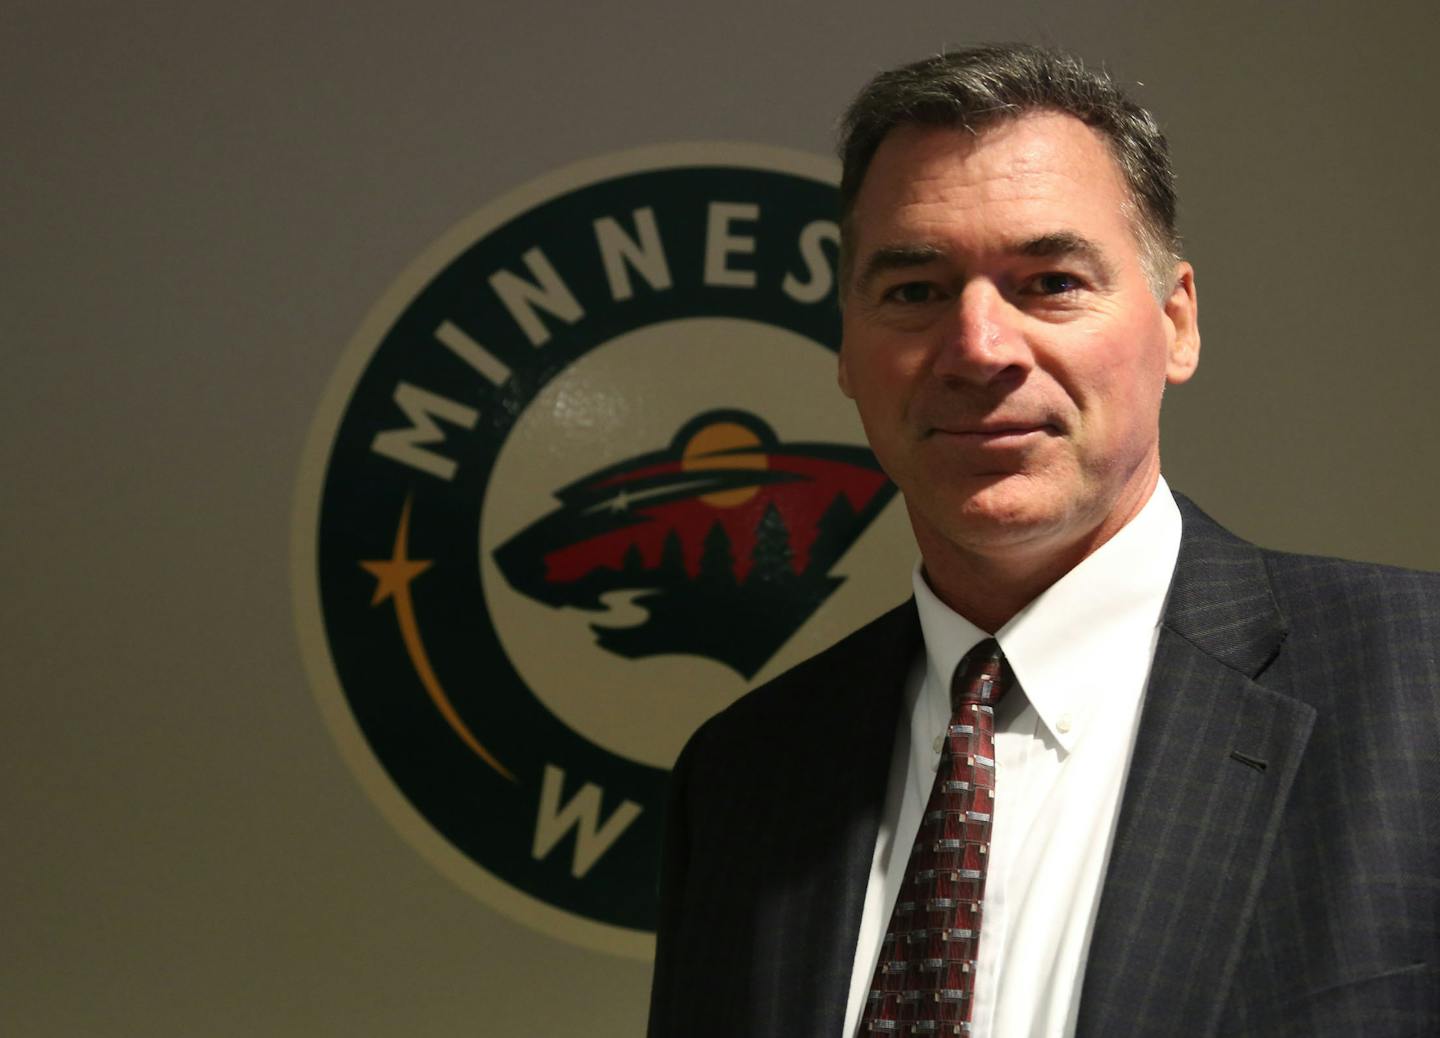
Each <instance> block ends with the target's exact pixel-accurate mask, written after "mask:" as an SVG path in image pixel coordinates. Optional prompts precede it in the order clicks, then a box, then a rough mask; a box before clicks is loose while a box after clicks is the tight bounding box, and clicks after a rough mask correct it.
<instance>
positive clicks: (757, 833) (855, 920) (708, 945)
mask: <svg viewBox="0 0 1440 1038" xmlns="http://www.w3.org/2000/svg"><path fill="white" fill-rule="evenodd" d="M919 645H920V632H919V621H918V619H917V618H916V615H915V609H914V605H913V603H906V604H905V605H902V606H900V607H898V608H896V609H894V610H891V611H890V612H889V613H887V614H885V615H884V616H882V617H880V618H879V619H877V620H875V621H873V622H872V623H870V624H867V625H866V626H865V627H862V628H861V629H860V630H858V631H856V632H855V633H854V634H851V635H850V636H849V637H847V638H845V639H844V640H842V641H841V642H839V643H837V644H836V645H834V646H833V647H831V648H830V649H828V650H826V651H825V652H822V653H821V654H819V655H818V656H815V657H812V658H811V659H809V660H807V661H805V662H804V663H801V664H800V665H799V666H797V667H795V668H794V669H792V670H790V671H788V672H787V673H785V674H783V675H781V676H780V677H778V678H776V679H775V680H774V681H772V682H770V683H768V684H766V685H764V686H762V687H761V688H758V689H756V690H755V691H753V692H751V693H749V694H748V695H746V696H744V697H742V698H741V699H739V700H738V701H737V702H736V703H734V704H733V705H732V706H730V707H729V708H728V709H726V710H724V711H722V712H721V713H720V714H717V715H716V716H715V717H713V718H711V719H710V720H709V721H707V722H706V723H705V724H704V725H702V726H701V728H700V729H699V730H698V731H697V732H696V733H695V735H694V736H693V737H692V738H691V740H690V741H689V743H688V744H687V745H686V747H685V749H684V751H682V753H681V755H680V759H679V761H677V763H676V766H675V770H674V772H673V773H672V776H671V785H670V805H669V812H668V815H667V820H666V837H665V851H664V853H665V861H664V864H663V868H662V880H661V896H660V922H659V928H658V934H657V948H656V969H655V979H654V984H653V988H652V993H651V1014H650V1034H651V1035H652V1038H660V1036H671V1035H675V1036H681V1035H683V1036H686V1038H691V1036H694V1038H703V1036H707V1035H715V1036H717V1038H718V1036H726V1038H729V1036H733V1035H738V1034H745V1035H770V1034H774V1035H781V1034H805V1035H821V1034H838V1033H839V1031H840V1029H841V1026H842V1024H843V1021H844V1013H845V1001H846V998H847V997H848V993H849V984H850V970H851V962H852V959H853V954H854V948H855V942H856V940H857V937H858V932H859V925H860V913H861V911H862V909H863V906H864V896H865V884H866V882H867V880H868V875H869V867H870V858H871V854H872V852H873V848H874V843H875V834H876V830H877V827H878V824H879V806H880V800H881V798H882V797H883V795H884V787H885V780H886V775H887V772H888V764H889V759H890V748H891V744H892V733H893V731H894V728H895V723H896V717H897V712H898V707H899V703H900V700H901V691H902V687H903V682H904V676H905V673H906V671H907V669H908V666H909V662H910V660H911V659H912V658H913V657H914V654H915V653H916V652H917V651H918V649H919Z"/></svg>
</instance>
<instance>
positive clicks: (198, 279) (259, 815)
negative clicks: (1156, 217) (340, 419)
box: [0, 0, 1440, 1036]
mask: <svg viewBox="0 0 1440 1038" xmlns="http://www.w3.org/2000/svg"><path fill="white" fill-rule="evenodd" d="M325 6H326V8H327V9H328V13H323V14H322V13H315V12H316V11H317V8H318V5H296V4H250V5H231V6H229V7H226V8H222V7H221V6H220V5H207V4H200V5H195V4H182V3H171V2H163V0H162V2H155V3H149V4H143V5H103V4H69V5H63V4H39V3H30V2H26V3H11V4H9V5H7V6H6V8H5V10H4V12H3V14H0V86H3V96H4V97H5V99H6V103H5V104H4V105H3V106H0V140H3V141H4V149H3V150H4V155H5V160H4V161H3V162H0V212H3V214H4V219H3V233H0V257H3V266H0V271H3V289H0V291H3V301H4V305H3V307H0V351H3V357H4V362H5V363H4V367H5V373H6V376H7V377H6V378H5V381H4V388H3V390H0V393H3V397H0V403H3V406H0V428H3V433H0V471H3V475H4V483H3V485H4V487H5V494H4V497H5V504H4V505H3V507H0V553H3V555H0V558H3V565H0V580H3V588H4V594H3V598H0V632H3V651H0V709H3V713H0V717H3V722H0V820H3V832H4V834H5V835H4V840H3V847H0V879H3V884H4V890H5V892H6V895H5V900H6V907H5V909H4V911H3V912H0V1031H4V1032H5V1033H7V1034H17V1035H69V1034H104V1035H129V1034H135V1035H140V1034H144V1035H180V1034H187V1035H188V1034H213V1035H253V1034H267V1035H326V1034H336V1035H339V1034H345V1035H377V1036H378V1035H398V1034H406V1035H414V1034H421V1035H450V1034H492V1033H493V1034H519V1033H524V1034H565V1035H568V1034H585V1035H596V1036H611V1035H614V1036H623V1035H634V1034H636V1033H638V1031H639V1030H640V1029H641V1020H642V1018H643V1003H644V998H645V993H646V990H647V987H648V969H647V967H645V966H644V965H643V964H640V963H635V962H631V961H623V960H619V959H610V958H606V957H603V956H600V955H597V954H595V953H591V952H586V951H582V950H580V949H578V948H575V947H571V946H569V945H566V944H561V943H558V942H556V941H553V940H551V939H549V938H547V937H543V936H540V935H539V934H536V933H533V932H531V931H528V930H525V929H523V928H521V927H519V926H518V925H517V924H515V923H512V922H510V921H509V920H507V919H505V918H503V917H501V916H499V915H497V914H496V913H494V912H493V911H491V910H490V909H488V908H486V907H485V906H484V905H482V904H481V903H480V902H478V901H476V900H475V899H473V898H472V897H471V896H470V895H468V894H466V893H465V892H463V891H462V890H460V889H459V888H458V887H456V886H454V885H452V884H451V883H450V882H449V881H447V880H446V879H445V878H444V877H443V876H441V875H440V874H439V873H438V872H437V871H435V870H434V869H432V868H431V867H430V866H429V865H428V864H427V863H426V862H425V861H424V860H423V859H422V858H421V857H420V856H419V855H417V854H416V853H415V851H414V850H412V849H411V847H410V846H409V845H407V844H406V843H404V842H403V841H402V840H401V839H400V838H398V837H397V836H396V835H395V834H394V832H393V831H392V830H391V829H390V828H389V826H388V825H387V824H386V823H385V822H384V821H383V819H382V818H381V816H380V815H379V813H378V812H377V811H376V809H375V808H374V807H373V806H372V804H371V803H370V802H369V800H368V799H367V798H366V796H365V795H364V793H363V792H362V791H361V789H360V788H359V787H358V785H357V783H356V782H355V780H354V779H353V778H352V776H351V774H350V773H349V772H348V771H347V770H346V768H345V767H344V765H343V764H342V763H341V760H340V758H339V755H338V753H337V750H336V748H335V745H334V742H333V741H332V740H331V738H330V737H329V735H328V734H327V732H326V729H325V727H324V725H323V723H322V721H321V718H320V716H319V713H318V711H317V709H316V707H315V703H314V700H313V698H312V696H311V694H310V692H309V690H308V688H307V685H306V680H305V677H304V674H303V672H302V669H301V663H300V659H299V653H298V651H297V648H296V636H295V633H294V624H293V619H292V613H291V607H290V588H289V586H288V585H289V579H290V570H289V561H288V555H287V552H288V537H289V524H290V514H291V508H292V499H293V494H294V487H295V478H296V470H297V466H298V464H299V459H300V455H301V449H302V444H303V442H304V438H305V435H306V432H307V429H308V427H309V425H310V422H311V419H312V415H313V413H314V410H315V408H316V406H317V402H318V400H319V397H320V394H321V392H322V389H323V387H324V386H325V384H326V383H327V381H328V380H329V378H330V376H331V373H332V371H333V370H334V368H335V365H336V363H337V360H338V358H339V356H340V354H341V352H342V350H343V347H344V344H345V342H346V341H347V339H348V338H349V336H350V335H351V333H352V332H353V330H354V328H355V327H356V325H357V324H358V323H359V321H360V319H361V317H362V316H363V315H364V314H365V312H366V311H367V310H368V309H369V307H370V306H371V304H372V303H373V302H374V300H375V299H376V298H377V297H378V296H379V294H380V293H381V292H382V291H383V289H384V288H385V286H386V285H387V284H388V283H389V282H390V281H391V280H392V279H393V278H394V277H395V275H396V274H397V273H398V272H399V271H400V270H401V269H402V268H403V267H405V266H406V265H407V264H408V263H409V262H410V260H411V259H413V257H415V256H416V255H417V254H418V253H419V252H421V251H422V250H423V248H424V247H425V246H426V244H427V243H428V242H430V241H431V240H432V239H433V238H435V237H436V236H437V235H439V234H440V233H441V232H442V231H444V230H445V229H446V228H447V227H449V226H451V225H452V224H454V223H455V222H457V221H458V220H459V219H460V218H461V217H463V216H464V215H465V214H467V213H469V212H471V211H472V210H474V209H476V208H477V207H478V206H480V205H481V204H483V203H485V202H486V201H488V200H490V199H492V198H493V197H495V196H497V195H498V194H500V193H502V192H504V191H506V190H508V189H509V188H511V187H513V186H515V185H517V184H519V183H521V182H524V181H526V180H529V179H531V178H533V177H535V176H537V175H539V174H541V173H544V172H545V171H547V170H550V169H552V168H554V167H557V166H559V165H562V164H564V163H568V162H570V161H572V160H576V159H580V158H584V157H586V156H590V155H594V154H597V153H601V152H608V151H614V150H617V149H619V148H624V147H629V146H634V145H641V144H650V143H655V142H665V141H674V140H693V139H722V140H724V139H733V140H743V141H752V142H757V143H762V144H775V145H784V146H788V147H791V148H798V149H801V150H806V151H812V152H824V151H826V150H827V149H828V147H829V143H830V137H829V131H830V127H831V125H832V122H833V119H834V117H835V115H836V113H837V111H838V109H839V108H840V106H841V105H842V104H843V103H844V101H845V99H846V98H847V97H848V95H849V94H850V93H852V92H853V90H854V89H856V88H857V87H858V85H859V84H860V83H861V82H862V81H863V80H864V79H865V78H866V77H867V76H868V75H869V74H870V73H872V72H873V71H875V70H877V69H878V68H880V67H883V66H885V65H888V64H892V63H895V62H897V61H899V60H903V59H908V58H912V57H916V56H919V55H922V54H924V53H926V52H929V51H933V50H936V49H938V48H939V47H941V46H942V45H944V44H957V43H963V42H967V41H976V40H986V39H1013V38H1020V39H1030V40H1036V41H1040V42H1054V43H1062V44H1064V45H1066V46H1069V47H1072V48H1074V49H1076V50H1078V51H1080V52H1081V53H1082V54H1085V55H1086V56H1088V57H1091V58H1096V59H1104V60H1108V61H1109V62H1110V63H1112V65H1113V66H1114V67H1115V68H1116V69H1117V70H1118V71H1119V72H1120V73H1121V74H1122V75H1123V76H1124V78H1126V79H1127V80H1138V81H1141V82H1143V83H1144V86H1143V87H1140V88H1137V90H1136V93H1137V95H1138V96H1139V98H1140V99H1141V100H1142V101H1143V102H1144V103H1147V104H1149V105H1151V106H1152V107H1153V108H1154V109H1155V110H1156V111H1157V112H1158V113H1159V115H1160V116H1161V119H1162V122H1163V123H1164V125H1165V126H1166V128H1167V130H1168V131H1169V133H1170V135H1171V138H1172V141H1173V147H1174V151H1175V155H1176V160H1177V163H1178V166H1179V169H1180V177H1181V180H1180V183H1181V192H1182V201H1183V211H1182V221H1183V228H1184V230H1185V232H1186V236H1187V240H1188V243H1189V250H1190V254H1191V257H1192V259H1193V260H1194V261H1195V263H1196V266H1197V268H1198V270H1199V286H1200V298H1201V302H1202V311H1201V312H1202V327H1203V329H1204V339H1205V352H1204V355H1203V363H1202V366H1201V373H1200V376H1199V378H1198V379H1197V381H1195V382H1194V383H1192V384H1190V385H1188V386H1186V387H1184V388H1183V389H1180V390H1177V391H1175V392H1174V393H1173V394H1172V395H1171V397H1170V398H1169V400H1168V402H1167V407H1168V409H1169V410H1168V416H1167V422H1166V425H1167V427H1166V433H1165V435H1166V441H1165V443H1166V455H1165V457H1166V472H1167V475H1168V476H1169V478H1170V480H1171V482H1172V485H1174V486H1176V487H1179V488H1181V489H1184V490H1185V491H1187V492H1188V493H1190V494H1191V495H1192V496H1193V497H1195V498H1196V499H1197V500H1199V501H1200V502H1201V503H1202V504H1203V505H1204V506H1205V507H1207V508H1208V509H1209V510H1210V511H1211V512H1212V513H1214V514H1215V515H1216V516H1217V517H1218V518H1220V519H1222V520H1224V521H1226V522H1228V523H1229V524H1230V525H1231V526H1232V527H1233V528H1235V529H1236V530H1237V531H1238V532H1240V533H1242V534H1245V535H1248V536H1251V537H1252V538H1254V539H1257V540H1260V541H1263V542H1266V543H1268V544H1271V545H1275V546H1279V547H1285V548H1291V549H1295V550H1302V551H1318V552H1325V553H1330V554H1339V555H1347V556H1352V557H1362V558H1369V559H1376V560H1381V561H1386V562H1393V563H1399V564H1404V565H1412V566H1419V567H1425V568H1432V569H1434V568H1440V533H1437V530H1436V524H1435V520H1434V514H1435V509H1436V504H1437V490H1436V486H1435V477H1436V473H1437V472H1440V436H1437V429H1440V421H1437V417H1436V412H1437V409H1436V405H1435V402H1434V394H1435V388H1436V385H1437V383H1440V350H1437V348H1436V344H1435V343H1434V342H1433V341H1432V339H1433V334H1432V330H1431V327H1430V324H1431V317H1432V312H1433V305H1432V300H1433V297H1434V293H1435V290H1434V269H1435V260H1434V247H1435V242H1436V241H1437V240H1440V213H1437V203H1436V196H1437V192H1436V188H1435V179H1434V178H1435V171H1436V169H1437V167H1440V163H1437V158H1440V154H1437V151H1440V149H1437V135H1436V133H1435V131H1434V129H1433V116H1432V114H1431V113H1433V112H1434V111H1435V110H1436V108H1437V102H1440V96H1437V95H1440V88H1437V82H1436V79H1435V78H1434V76H1433V75H1431V74H1428V73H1427V72H1426V71H1425V69H1427V68H1429V67H1431V66H1432V65H1433V61H1432V57H1431V51H1432V50H1433V48H1434V46H1435V44H1436V42H1437V39H1440V28H1437V23H1436V22H1435V20H1434V18H1433V11H1432V10H1431V7H1430V5H1428V4H1422V3H1419V2H1414V3H1404V4H1387V5H1384V6H1383V7H1380V6H1377V5H1359V4H1341V3H1328V4H1302V3H1273V4H1265V5H1258V4H1253V3H1220V4H1204V5H1200V4H1194V5H1189V6H1186V5H1168V4H1167V5H1160V4H1156V5H1139V4H1132V3H1125V2H1121V0H1110V2H1108V3H1103V4H1098V3H1097V4H1092V5H1072V4H1059V3H1056V4H1041V3H1035V2H1012V3H1006V4H994V3H987V4H979V3H956V2H953V0H951V2H945V3H940V2H931V3H915V4H906V5H901V6H899V7H896V8H893V9H885V10H884V11H883V12H882V9H881V8H880V7H878V6H877V5H875V4H874V3H863V4H862V3H858V2H852V0H835V2H830V3H826V4H818V3H817V4H811V5H805V6H802V5H798V4H791V5H775V4H772V3H748V2H745V3H728V4H724V5H714V6H708V7H707V6H705V5H676V4H669V3H659V2H653V0H645V2H642V3H633V4H629V5H601V4H596V5H580V4H569V3H565V4H561V3H553V2H538V3H528V4H521V5H512V4H504V5H501V4H497V3H490V4H484V3H481V4H438V3H418V4H409V5H404V9H405V10H407V11H408V12H410V13H408V14H404V15H401V14H399V13H397V12H398V11H400V10H401V9H402V8H401V5H383V4H376V3H350V4H333V5H325ZM815 391H816V392H817V393H825V392H830V391H831V389H830V387H829V386H828V385H819V386H816V387H815ZM907 564H908V563H907V561H906V560H899V561H897V565H901V566H904V565H907Z"/></svg>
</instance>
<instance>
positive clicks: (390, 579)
mask: <svg viewBox="0 0 1440 1038" xmlns="http://www.w3.org/2000/svg"><path fill="white" fill-rule="evenodd" d="M409 538H410V502H409V501H406V502H405V509H404V511H402V512H401V513H400V525H399V526H398V527H396V529H395V549H394V551H392V552H391V554H390V557H389V558H388V559H366V560H363V561H361V563H360V565H361V566H362V567H363V568H364V569H365V571H366V572H367V573H369V574H370V575H371V576H373V577H374V578H375V579H376V580H377V581H378V583H377V584H376V585H375V595H374V597H372V598H371V599H370V604H371V605H372V606H377V605H379V604H380V603H381V602H384V601H385V600H386V599H388V598H390V597H392V596H394V595H408V594H409V593H410V581H412V580H414V579H415V578H416V577H418V576H419V575H420V574H422V573H424V572H425V571H426V570H427V569H429V568H430V567H431V566H433V565H435V562H434V560H433V559H412V558H410V556H409V549H408V548H407V547H406V543H405V542H406V541H408V540H409Z"/></svg>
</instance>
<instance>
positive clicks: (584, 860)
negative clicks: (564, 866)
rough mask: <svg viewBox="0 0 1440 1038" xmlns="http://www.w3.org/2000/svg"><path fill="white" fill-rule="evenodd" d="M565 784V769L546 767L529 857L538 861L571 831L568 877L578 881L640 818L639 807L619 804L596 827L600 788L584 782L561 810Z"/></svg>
mask: <svg viewBox="0 0 1440 1038" xmlns="http://www.w3.org/2000/svg"><path fill="white" fill-rule="evenodd" d="M564 785H565V772H564V770H563V769H561V768H557V767H556V766H555V765H553V764H547V765H545V780H544V782H543V783H542V784H541V787H540V814H539V816H538V817H537V818H536V819H535V846H534V848H533V849H532V850H531V852H530V856H531V857H533V858H534V859H535V860H536V861H539V860H541V859H542V858H544V857H545V856H546V855H548V854H549V853H550V851H551V850H553V849H554V847H555V845H556V844H557V843H559V842H560V840H561V838H562V837H563V836H564V835H565V834H566V833H567V832H569V831H570V830H571V829H574V830H575V859H574V861H573V863H572V864H571V866H570V875H572V876H574V877H575V878H576V879H579V878H580V877H581V876H583V875H585V873H587V872H589V871H590V869H591V867H592V866H593V865H594V864H595V863H596V862H597V861H599V860H600V856H601V855H602V854H604V853H605V852H606V851H608V850H609V849H610V845H611V844H613V843H614V842H615V841H616V840H618V839H619V838H620V834H621V833H623V832H624V831H625V830H626V829H627V828H629V826H630V823H631V822H633V821H635V819H637V818H639V817H640V812H641V810H642V808H641V807H640V805H639V804H637V803H635V802H634V801H633V800H625V801H622V802H621V804H620V806H619V807H617V808H616V809H615V812H614V813H613V814H612V815H611V816H610V817H609V818H608V819H606V820H605V824H604V825H599V824H598V823H599V821H600V796H601V789H600V787H599V786H597V785H595V783H593V782H587V783H585V785H584V786H582V787H581V788H580V792H578V793H576V794H575V795H574V796H573V797H572V798H571V799H570V802H569V803H568V804H566V805H565V806H564V807H563V808H562V807H561V806H560V790H561V787H563V786H564Z"/></svg>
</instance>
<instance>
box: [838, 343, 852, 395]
mask: <svg viewBox="0 0 1440 1038" xmlns="http://www.w3.org/2000/svg"><path fill="white" fill-rule="evenodd" d="M849 355H850V354H849V351H848V350H846V349H845V340H844V339H843V338H842V339H841V340H840V357H839V364H838V366H837V367H836V370H835V381H837V382H839V383H840V392H842V393H844V394H845V395H846V396H848V397H849V398H850V399H851V400H854V399H855V393H854V390H852V389H851V387H850V366H849V365H848V364H847V363H846V360H847V358H848V357H849Z"/></svg>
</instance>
